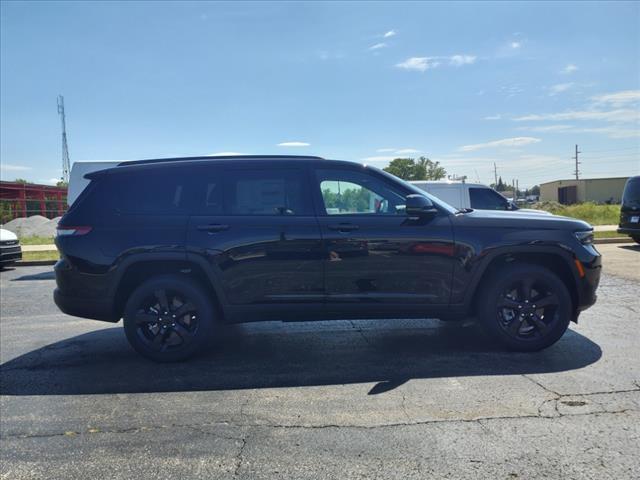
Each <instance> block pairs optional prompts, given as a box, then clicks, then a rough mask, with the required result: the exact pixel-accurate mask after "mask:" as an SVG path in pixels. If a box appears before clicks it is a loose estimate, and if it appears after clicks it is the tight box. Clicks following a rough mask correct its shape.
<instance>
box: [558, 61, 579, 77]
mask: <svg viewBox="0 0 640 480" xmlns="http://www.w3.org/2000/svg"><path fill="white" fill-rule="evenodd" d="M576 70H578V67H577V66H575V65H574V64H573V63H570V64H568V65H567V66H566V67H564V68H563V69H562V70H560V73H564V74H565V75H569V74H570V73H573V72H575V71H576Z"/></svg>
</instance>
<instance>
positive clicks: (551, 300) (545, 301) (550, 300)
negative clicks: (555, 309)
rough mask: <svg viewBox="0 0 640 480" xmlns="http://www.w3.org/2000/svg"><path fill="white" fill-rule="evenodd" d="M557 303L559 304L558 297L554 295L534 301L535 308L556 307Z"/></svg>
mask: <svg viewBox="0 0 640 480" xmlns="http://www.w3.org/2000/svg"><path fill="white" fill-rule="evenodd" d="M559 303H560V299H559V298H558V296H557V295H556V294H555V293H550V294H549V295H547V296H546V297H543V298H541V299H540V300H536V301H535V304H536V308H537V307H540V308H545V307H551V306H555V305H558V304H559Z"/></svg>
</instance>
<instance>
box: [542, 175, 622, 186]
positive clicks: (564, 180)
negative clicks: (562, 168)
mask: <svg viewBox="0 0 640 480" xmlns="http://www.w3.org/2000/svg"><path fill="white" fill-rule="evenodd" d="M630 176H631V175H625V176H624V177H603V178H579V179H577V180H576V179H575V178H562V179H559V180H551V181H550V182H542V183H541V184H540V185H548V184H549V183H558V182H592V181H594V180H595V181H597V180H626V179H628V178H630Z"/></svg>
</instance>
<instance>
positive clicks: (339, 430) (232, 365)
mask: <svg viewBox="0 0 640 480" xmlns="http://www.w3.org/2000/svg"><path fill="white" fill-rule="evenodd" d="M598 249H599V250H600V251H602V252H603V254H604V274H603V277H602V282H601V286H600V289H599V298H598V302H597V304H596V305H595V306H594V307H592V308H591V309H589V310H587V311H586V312H584V313H583V314H582V316H581V317H580V322H579V324H578V325H575V324H572V325H571V327H570V330H569V331H568V332H567V333H566V334H565V335H564V337H563V338H562V339H561V340H560V341H559V342H558V343H557V344H556V345H554V346H553V347H551V348H549V349H547V350H545V351H543V352H538V353H533V354H516V353H509V352H505V351H502V350H501V349H499V348H497V347H496V346H494V345H493V344H491V343H490V342H489V341H488V340H487V339H486V338H485V337H484V335H483V334H482V332H481V331H479V330H478V329H477V327H476V326H475V325H473V324H472V323H470V322H464V323H462V324H447V323H443V322H439V321H437V320H386V321H338V322H313V323H279V322H267V323H259V324H250V325H242V326H238V327H236V328H232V329H228V331H226V332H225V333H224V336H223V337H222V338H221V339H220V340H218V341H217V342H216V344H215V345H213V346H212V350H211V352H210V353H208V354H207V355H204V356H202V357H199V358H197V359H195V360H193V361H191V362H188V363H182V364H154V363H152V362H150V361H147V360H145V359H143V358H141V357H139V356H138V355H136V354H135V353H134V352H133V351H132V350H131V349H130V348H129V346H128V344H127V342H126V340H125V337H124V333H123V331H122V328H121V325H120V324H115V325H114V324H108V323H101V322H96V321H90V320H82V319H77V318H74V317H69V316H67V315H64V314H62V313H60V312H59V311H58V310H57V309H56V307H55V305H54V304H53V301H52V299H51V293H52V290H53V288H54V280H53V274H52V271H51V267H19V268H16V269H13V270H7V271H5V272H2V273H1V274H0V394H1V396H0V436H1V438H0V442H1V448H0V478H6V479H20V478H56V479H58V478H72V479H74V478H78V479H80V478H82V479H84V478H122V479H129V478H137V479H147V478H149V479H164V478H184V479H186V478H246V479H261V478H292V479H302V478H340V479H351V478H384V479H389V478H399V479H400V478H401V479H410V478H506V479H515V478H563V479H567V478H576V479H577V478H580V479H582V478H593V479H604V478H615V479H623V478H637V472H638V471H640V459H639V455H638V453H639V452H640V413H639V412H640V355H639V354H638V344H639V340H640V333H639V331H640V330H639V329H638V322H639V320H640V297H639V296H638V287H639V286H640V248H639V247H637V246H634V245H630V244H624V245H615V244H613V245H599V246H598Z"/></svg>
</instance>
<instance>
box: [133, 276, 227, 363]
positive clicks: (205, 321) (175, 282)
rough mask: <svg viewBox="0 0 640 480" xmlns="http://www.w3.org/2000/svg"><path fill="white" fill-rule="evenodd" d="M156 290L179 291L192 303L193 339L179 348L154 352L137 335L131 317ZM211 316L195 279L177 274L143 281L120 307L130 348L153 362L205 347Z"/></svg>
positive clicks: (211, 310)
mask: <svg viewBox="0 0 640 480" xmlns="http://www.w3.org/2000/svg"><path fill="white" fill-rule="evenodd" d="M159 289H167V290H172V291H175V292H178V293H181V294H183V295H184V296H185V297H187V298H188V299H189V300H190V301H191V302H193V303H194V304H195V305H196V309H197V312H198V322H199V324H198V330H197V332H196V334H195V338H194V339H193V341H192V342H191V343H189V344H188V345H186V346H185V347H183V348H180V349H177V350H172V351H171V350H170V351H166V352H158V351H155V350H153V349H151V348H149V347H148V346H147V345H145V344H144V342H142V340H140V338H139V337H138V333H137V328H136V322H135V320H134V317H135V314H136V312H137V310H138V307H139V306H140V303H141V302H142V301H143V300H144V299H145V298H146V297H148V296H149V295H150V294H152V293H153V292H154V291H155V290H159ZM214 315H215V310H214V308H213V304H212V301H211V299H210V298H209V297H208V295H207V294H206V292H205V290H204V289H203V288H202V287H201V286H200V285H198V284H197V283H196V282H195V281H193V280H191V279H190V278H184V277H180V276H178V275H162V276H158V277H155V278H152V279H150V280H147V281H145V282H144V283H142V284H141V285H140V286H139V287H138V288H136V289H135V290H134V291H133V293H132V294H131V295H130V297H129V299H128V300H127V303H126V305H125V309H124V315H123V318H124V331H125V334H126V336H127V340H128V341H129V343H130V344H131V346H132V347H133V349H134V350H135V351H136V352H138V353H139V354H141V355H143V356H144V357H146V358H149V359H151V360H154V361H156V362H176V361H180V360H186V359H187V358H189V357H192V356H193V355H195V354H196V353H198V352H199V351H200V350H202V349H203V348H204V347H205V345H206V344H207V343H208V342H209V340H210V339H211V338H212V336H213V330H214Z"/></svg>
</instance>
